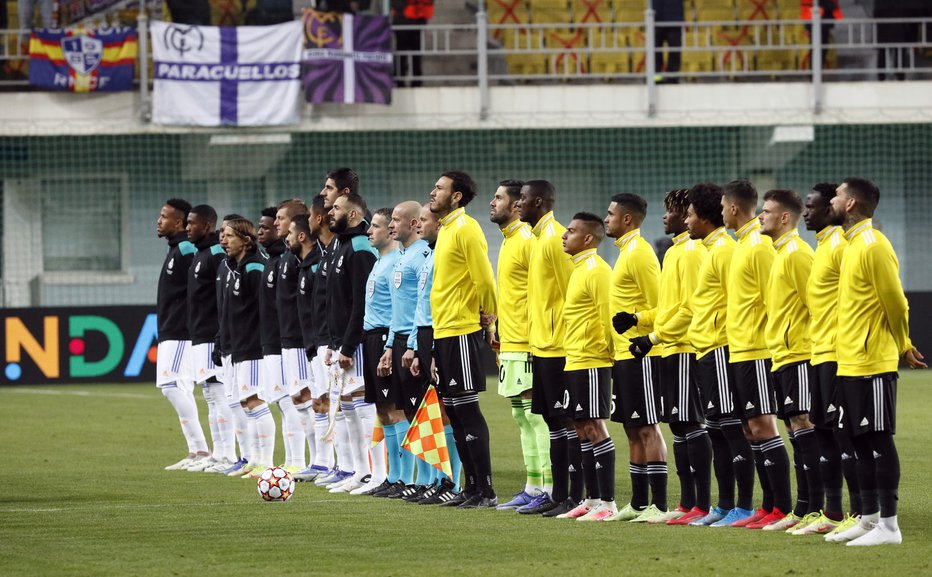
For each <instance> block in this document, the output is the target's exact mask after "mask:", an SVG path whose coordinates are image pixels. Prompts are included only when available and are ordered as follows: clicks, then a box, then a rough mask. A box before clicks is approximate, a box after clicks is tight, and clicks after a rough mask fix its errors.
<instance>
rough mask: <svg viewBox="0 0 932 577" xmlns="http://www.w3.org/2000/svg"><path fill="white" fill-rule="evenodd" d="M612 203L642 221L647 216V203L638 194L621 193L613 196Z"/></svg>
mask: <svg viewBox="0 0 932 577" xmlns="http://www.w3.org/2000/svg"><path fill="white" fill-rule="evenodd" d="M612 202H614V203H615V204H617V205H618V206H620V207H622V208H623V209H625V210H627V211H629V212H630V213H631V214H635V215H637V216H639V217H640V218H641V220H643V219H644V217H645V216H647V201H646V200H644V199H643V198H642V197H640V196H638V195H636V194H631V193H630V192H620V193H618V194H614V195H612Z"/></svg>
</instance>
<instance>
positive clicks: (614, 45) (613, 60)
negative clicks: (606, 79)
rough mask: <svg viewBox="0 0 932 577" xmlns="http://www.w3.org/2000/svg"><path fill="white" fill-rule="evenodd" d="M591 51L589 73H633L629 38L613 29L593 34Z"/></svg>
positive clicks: (601, 30) (604, 29)
mask: <svg viewBox="0 0 932 577" xmlns="http://www.w3.org/2000/svg"><path fill="white" fill-rule="evenodd" d="M593 39H594V40H593V42H592V43H591V44H590V49H593V50H598V51H594V52H592V53H591V54H592V55H591V56H590V57H589V71H590V72H591V73H592V74H627V73H629V72H631V55H630V53H629V52H628V37H627V35H626V34H625V33H624V31H622V32H615V31H614V29H611V28H603V29H600V30H599V31H598V32H597V33H596V34H593Z"/></svg>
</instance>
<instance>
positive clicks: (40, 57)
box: [29, 28, 137, 92]
mask: <svg viewBox="0 0 932 577" xmlns="http://www.w3.org/2000/svg"><path fill="white" fill-rule="evenodd" d="M136 40H137V38H136V31H135V30H132V29H130V28H111V29H106V30H82V29H75V30H45V29H37V30H33V31H32V33H31V34H30V35H29V84H30V85H31V86H38V87H41V88H47V89H50V90H64V91H68V92H96V91H118V90H132V89H133V74H134V73H135V69H136V43H137V42H136Z"/></svg>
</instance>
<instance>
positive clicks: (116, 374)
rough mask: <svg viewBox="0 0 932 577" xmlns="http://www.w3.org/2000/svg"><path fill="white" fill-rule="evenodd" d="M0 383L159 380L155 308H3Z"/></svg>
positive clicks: (0, 325)
mask: <svg viewBox="0 0 932 577" xmlns="http://www.w3.org/2000/svg"><path fill="white" fill-rule="evenodd" d="M0 323H2V324H0V351H2V353H3V355H4V356H3V362H2V363H0V364H2V366H3V372H2V376H0V383H3V384H13V383H24V384H32V385H35V384H51V383H119V382H146V381H149V382H152V383H154V382H155V361H156V353H157V350H158V349H157V345H158V343H157V341H156V336H157V334H156V333H157V324H156V318H155V307H150V306H125V307H63V308H26V309H0Z"/></svg>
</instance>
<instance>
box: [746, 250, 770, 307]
mask: <svg viewBox="0 0 932 577" xmlns="http://www.w3.org/2000/svg"><path fill="white" fill-rule="evenodd" d="M775 254H776V251H774V250H757V251H754V253H753V254H752V255H751V270H752V272H753V274H754V280H755V281H756V283H757V290H758V291H759V293H760V298H761V302H763V303H764V306H765V307H766V306H767V302H768V300H769V298H770V271H771V270H772V269H773V259H774V256H775Z"/></svg>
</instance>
